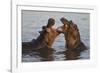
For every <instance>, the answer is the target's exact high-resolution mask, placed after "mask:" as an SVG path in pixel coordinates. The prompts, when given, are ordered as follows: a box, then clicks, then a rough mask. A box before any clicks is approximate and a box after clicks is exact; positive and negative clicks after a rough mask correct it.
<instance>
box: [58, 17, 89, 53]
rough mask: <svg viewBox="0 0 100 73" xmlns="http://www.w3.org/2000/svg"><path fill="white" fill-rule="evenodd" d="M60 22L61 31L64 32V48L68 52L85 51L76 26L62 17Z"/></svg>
mask: <svg viewBox="0 0 100 73" xmlns="http://www.w3.org/2000/svg"><path fill="white" fill-rule="evenodd" d="M60 20H61V22H62V23H63V31H65V32H64V33H63V34H64V37H65V43H66V45H65V47H66V48H67V49H68V50H79V51H82V50H85V49H87V47H86V46H85V44H84V43H83V42H82V41H81V38H80V33H79V29H78V26H77V25H76V24H75V23H73V21H72V20H71V21H68V20H67V19H66V18H64V17H62V18H61V19H60Z"/></svg>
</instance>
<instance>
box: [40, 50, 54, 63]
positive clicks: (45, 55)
mask: <svg viewBox="0 0 100 73" xmlns="http://www.w3.org/2000/svg"><path fill="white" fill-rule="evenodd" d="M38 52H39V53H40V54H39V56H40V57H41V58H42V59H41V61H53V60H54V59H53V55H52V54H53V49H52V48H42V49H40V50H39V51H38Z"/></svg>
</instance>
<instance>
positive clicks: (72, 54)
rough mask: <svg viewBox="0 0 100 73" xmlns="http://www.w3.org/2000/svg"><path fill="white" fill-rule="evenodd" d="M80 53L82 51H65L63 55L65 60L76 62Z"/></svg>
mask: <svg viewBox="0 0 100 73" xmlns="http://www.w3.org/2000/svg"><path fill="white" fill-rule="evenodd" d="M81 52H82V51H78V50H66V51H65V53H64V54H65V58H66V60H76V59H79V56H80V53H81Z"/></svg>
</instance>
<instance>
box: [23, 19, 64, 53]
mask: <svg viewBox="0 0 100 73" xmlns="http://www.w3.org/2000/svg"><path fill="white" fill-rule="evenodd" d="M54 24H55V20H54V19H53V18H49V20H48V23H47V26H43V27H42V31H40V35H39V36H38V37H37V39H32V41H30V42H22V52H23V53H24V52H32V51H34V50H38V49H42V48H51V47H52V44H53V42H54V40H55V38H56V37H57V36H58V35H59V34H60V33H62V32H63V30H62V27H58V28H54Z"/></svg>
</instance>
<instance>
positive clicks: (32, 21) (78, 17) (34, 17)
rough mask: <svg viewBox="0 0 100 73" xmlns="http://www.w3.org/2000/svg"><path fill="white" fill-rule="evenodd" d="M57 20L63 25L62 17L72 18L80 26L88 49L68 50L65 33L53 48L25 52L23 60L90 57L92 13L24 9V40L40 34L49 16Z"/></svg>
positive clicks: (36, 60) (82, 37) (39, 60)
mask: <svg viewBox="0 0 100 73" xmlns="http://www.w3.org/2000/svg"><path fill="white" fill-rule="evenodd" d="M51 17H53V18H54V19H55V20H56V23H55V25H56V26H57V27H58V26H61V25H62V23H61V22H60V18H61V17H66V18H67V19H68V20H72V21H73V22H74V23H76V24H77V25H78V27H79V31H80V35H81V40H82V41H83V42H84V44H85V45H86V46H87V48H88V50H85V51H82V52H76V51H68V50H67V49H66V48H65V40H64V35H63V34H60V35H59V36H58V37H57V38H56V40H55V42H54V44H53V46H52V47H53V50H47V49H44V50H40V52H32V53H30V54H23V55H22V61H23V62H41V61H64V60H80V59H82V60H83V59H89V58H90V22H89V20H90V15H89V14H88V13H70V12H69V13H61V12H40V11H27V10H26V11H25V10H24V11H22V42H25V41H26V42H28V41H31V40H32V39H33V38H34V39H35V38H37V37H38V36H39V32H38V31H41V29H42V26H43V25H46V24H47V21H48V19H49V18H51Z"/></svg>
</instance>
